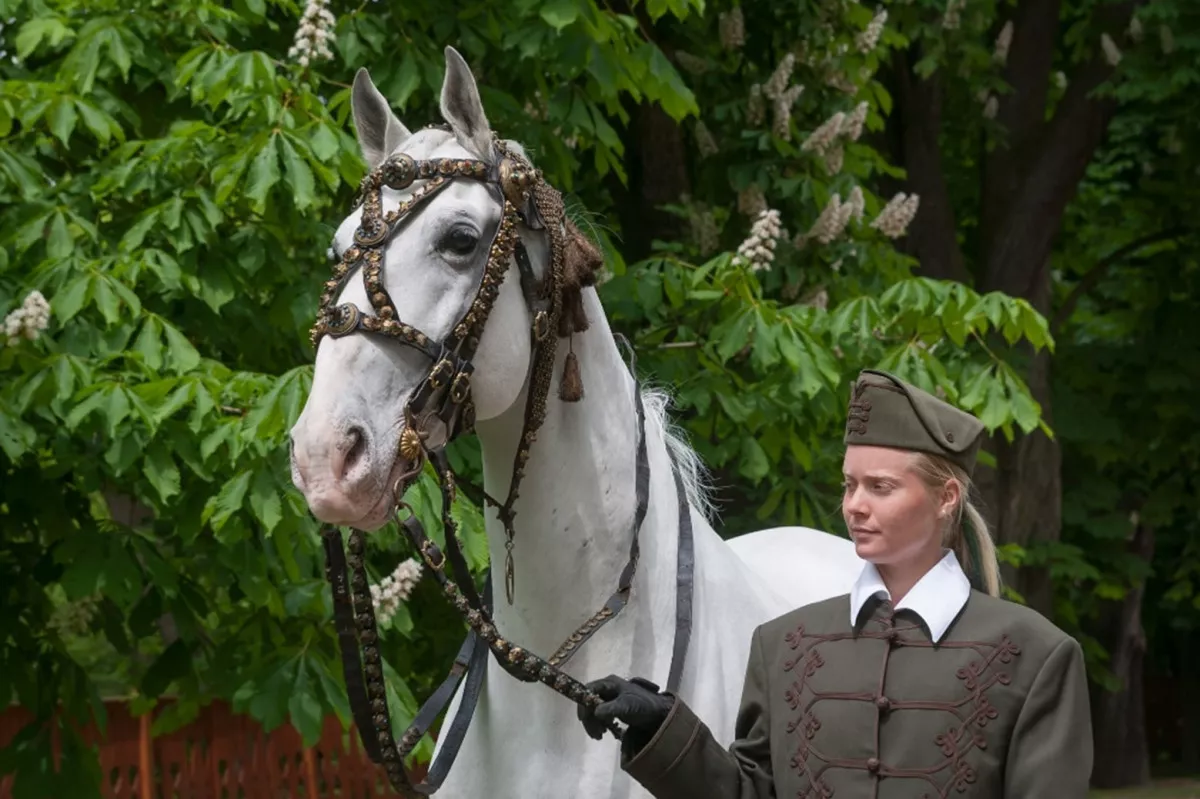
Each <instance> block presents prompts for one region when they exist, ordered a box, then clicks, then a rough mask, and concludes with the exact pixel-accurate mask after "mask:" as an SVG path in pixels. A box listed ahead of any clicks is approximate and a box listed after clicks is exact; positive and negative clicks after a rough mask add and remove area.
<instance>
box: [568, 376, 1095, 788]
mask: <svg viewBox="0 0 1200 799" xmlns="http://www.w3.org/2000/svg"><path fill="white" fill-rule="evenodd" d="M982 433H983V425H982V424H981V423H980V422H979V421H978V420H977V419H976V418H975V417H973V416H971V415H970V414H968V413H964V412H963V411H961V410H959V409H957V408H955V407H953V406H952V405H949V404H948V403H946V402H943V401H942V400H939V399H938V398H937V397H934V396H933V395H931V394H929V393H927V392H925V391H922V390H921V389H919V388H916V387H915V386H912V385H909V384H908V383H905V382H904V381H902V380H900V379H898V378H896V377H894V376H893V375H890V374H887V373H885V372H879V371H874V370H866V371H864V372H863V373H862V374H861V375H860V376H859V379H858V380H857V381H856V383H855V386H854V390H853V397H852V399H851V402H850V409H849V414H848V419H847V422H846V433H845V443H846V454H845V459H844V461H843V472H844V478H845V490H844V493H843V496H842V513H843V515H844V517H845V519H846V525H847V527H848V529H849V531H850V535H851V537H852V538H853V540H854V545H855V548H856V549H857V552H858V555H859V556H860V557H861V558H862V559H863V560H864V561H865V563H864V567H863V570H862V574H861V576H860V577H859V579H858V581H857V582H856V583H855V584H854V586H853V588H852V590H851V591H850V593H849V594H846V595H843V596H840V597H836V598H834V599H830V600H827V601H824V602H819V603H816V604H813V605H808V606H806V607H802V608H799V609H797V610H794V611H792V612H791V613H788V614H786V615H784V616H781V617H780V618H778V619H775V620H773V621H771V622H768V623H767V624H764V625H762V626H760V627H759V628H758V629H756V630H755V631H754V635H753V642H752V646H751V649H750V661H749V664H748V666H747V669H746V681H745V686H744V689H743V695H742V704H741V709H740V711H739V714H738V718H737V728H736V735H735V738H736V740H735V741H734V743H733V744H732V745H731V746H730V747H729V749H724V748H722V747H720V746H718V745H717V743H716V742H715V740H714V739H713V737H712V735H711V733H710V732H709V730H708V728H707V727H705V725H704V724H703V722H701V721H700V720H699V719H698V718H697V717H696V716H695V715H694V714H693V713H692V711H691V710H689V709H688V707H687V705H686V704H685V703H684V702H683V700H681V699H679V698H677V697H674V696H671V695H669V694H664V693H660V692H659V691H658V688H657V687H656V686H655V685H654V684H653V683H650V682H648V681H646V680H643V679H634V680H630V681H627V680H623V679H621V678H619V677H615V676H613V677H608V678H605V679H603V680H598V681H596V682H594V683H592V684H591V687H592V689H593V690H595V691H596V692H597V693H599V694H600V696H601V697H602V698H603V699H605V700H606V701H605V702H604V703H603V704H601V705H600V706H599V707H598V708H596V709H595V711H594V712H593V711H589V710H584V709H581V711H580V720H581V721H582V722H583V725H584V727H585V728H586V729H587V731H588V733H589V734H590V735H592V736H593V737H595V738H599V737H600V735H601V733H602V729H603V728H602V726H601V723H602V722H608V721H611V720H613V719H617V720H619V721H622V722H624V723H625V724H626V725H628V728H627V730H626V732H625V735H624V736H623V738H622V744H621V750H622V753H621V759H622V767H623V768H624V769H625V770H626V771H627V772H628V773H629V774H631V775H632V776H633V777H634V778H635V779H637V781H638V782H640V783H641V784H642V785H643V786H645V787H646V788H647V789H648V790H649V791H650V792H651V793H653V794H654V796H656V797H660V798H661V799H710V798H711V799H751V798H752V797H753V798H755V799H766V797H777V796H778V797H789V798H790V797H800V798H801V799H807V798H808V797H814V798H816V797H821V798H822V799H824V798H826V797H828V798H829V799H921V798H922V797H950V796H953V797H971V799H1083V797H1086V796H1087V788H1088V780H1089V777H1090V775H1091V770H1092V733H1091V718H1090V714H1089V710H1088V693H1087V677H1086V675H1085V673H1084V665H1083V655H1082V652H1081V650H1080V648H1079V645H1078V643H1076V642H1075V640H1074V639H1072V638H1071V637H1069V636H1068V635H1066V634H1065V633H1064V632H1062V631H1061V630H1059V629H1058V628H1057V627H1055V626H1054V625H1053V624H1051V623H1050V622H1049V621H1047V620H1046V619H1045V618H1043V617H1042V616H1040V615H1038V614H1037V613H1035V612H1034V611H1032V610H1029V609H1028V608H1025V607H1023V606H1021V605H1018V604H1015V603H1012V602H1008V601H1006V600H1003V599H1000V598H999V593H1000V579H999V569H998V566H997V562H996V552H995V547H994V546H993V544H992V540H991V538H990V536H989V534H988V531H987V527H986V525H985V523H984V521H983V518H982V517H981V516H980V514H979V512H978V511H977V510H976V509H975V508H974V507H973V506H972V505H971V501H970V499H969V497H968V494H969V489H970V485H971V483H970V480H971V473H972V471H973V468H974V465H975V459H976V455H977V453H978V450H979V444H980V439H981V436H982Z"/></svg>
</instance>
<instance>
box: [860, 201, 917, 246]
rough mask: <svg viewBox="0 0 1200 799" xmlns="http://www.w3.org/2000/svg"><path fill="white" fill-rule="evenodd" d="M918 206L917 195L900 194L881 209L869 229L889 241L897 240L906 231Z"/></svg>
mask: <svg viewBox="0 0 1200 799" xmlns="http://www.w3.org/2000/svg"><path fill="white" fill-rule="evenodd" d="M920 204H921V199H920V198H919V197H918V196H917V195H915V194H913V195H911V196H909V195H906V194H905V193H904V192H900V193H899V194H897V195H896V196H895V197H893V198H892V199H891V200H890V201H888V204H887V205H885V206H884V207H883V210H882V211H880V212H879V216H877V217H875V220H874V221H873V222H871V227H873V228H875V229H876V230H878V231H879V232H880V233H882V234H883V235H885V236H887V237H888V238H890V239H898V238H900V237H901V236H903V235H904V233H905V231H907V230H908V226H909V224H910V223H911V222H912V220H913V217H914V216H916V215H917V208H918V207H919V206H920Z"/></svg>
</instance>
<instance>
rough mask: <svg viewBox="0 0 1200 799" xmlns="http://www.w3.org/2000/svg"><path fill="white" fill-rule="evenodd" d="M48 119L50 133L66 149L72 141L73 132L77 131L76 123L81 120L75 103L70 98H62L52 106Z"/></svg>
mask: <svg viewBox="0 0 1200 799" xmlns="http://www.w3.org/2000/svg"><path fill="white" fill-rule="evenodd" d="M47 118H48V119H49V123H50V132H51V133H53V134H54V137H55V138H56V139H58V140H59V141H60V142H62V143H63V146H64V147H65V146H67V144H68V143H69V141H70V139H71V131H73V130H75V122H76V121H77V120H78V119H79V115H78V114H77V113H76V111H75V101H74V100H72V99H71V98H70V97H60V98H59V99H58V100H57V101H55V103H54V104H53V105H51V106H50V113H49V114H48V115H47Z"/></svg>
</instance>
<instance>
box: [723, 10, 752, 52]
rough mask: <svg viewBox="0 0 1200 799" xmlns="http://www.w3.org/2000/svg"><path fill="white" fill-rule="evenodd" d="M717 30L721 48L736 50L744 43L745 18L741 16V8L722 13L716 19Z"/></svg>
mask: <svg viewBox="0 0 1200 799" xmlns="http://www.w3.org/2000/svg"><path fill="white" fill-rule="evenodd" d="M717 28H718V30H719V32H720V37H721V46H722V47H724V48H725V49H726V50H737V49H738V48H739V47H741V46H742V45H744V44H745V43H746V18H745V17H743V16H742V7H741V6H734V7H733V8H732V9H731V10H729V11H726V12H723V13H722V14H721V16H720V17H719V18H718V22H717Z"/></svg>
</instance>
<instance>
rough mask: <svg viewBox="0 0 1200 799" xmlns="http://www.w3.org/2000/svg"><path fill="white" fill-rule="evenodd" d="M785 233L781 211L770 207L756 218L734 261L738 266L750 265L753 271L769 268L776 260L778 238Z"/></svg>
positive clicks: (739, 246)
mask: <svg viewBox="0 0 1200 799" xmlns="http://www.w3.org/2000/svg"><path fill="white" fill-rule="evenodd" d="M783 235H784V233H783V224H782V223H781V222H780V221H779V212H778V211H776V210H774V209H773V208H768V209H767V210H765V211H763V212H762V213H761V214H759V215H758V219H756V220H754V224H753V225H752V226H751V227H750V235H749V236H748V237H747V238H746V240H745V241H743V242H742V243H741V244H739V245H738V249H737V255H735V256H733V263H734V264H736V265H738V266H742V265H749V267H750V271H752V272H760V271H762V270H764V269H769V268H770V267H771V264H772V263H774V262H775V243H776V239H779V238H782V237H783Z"/></svg>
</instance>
